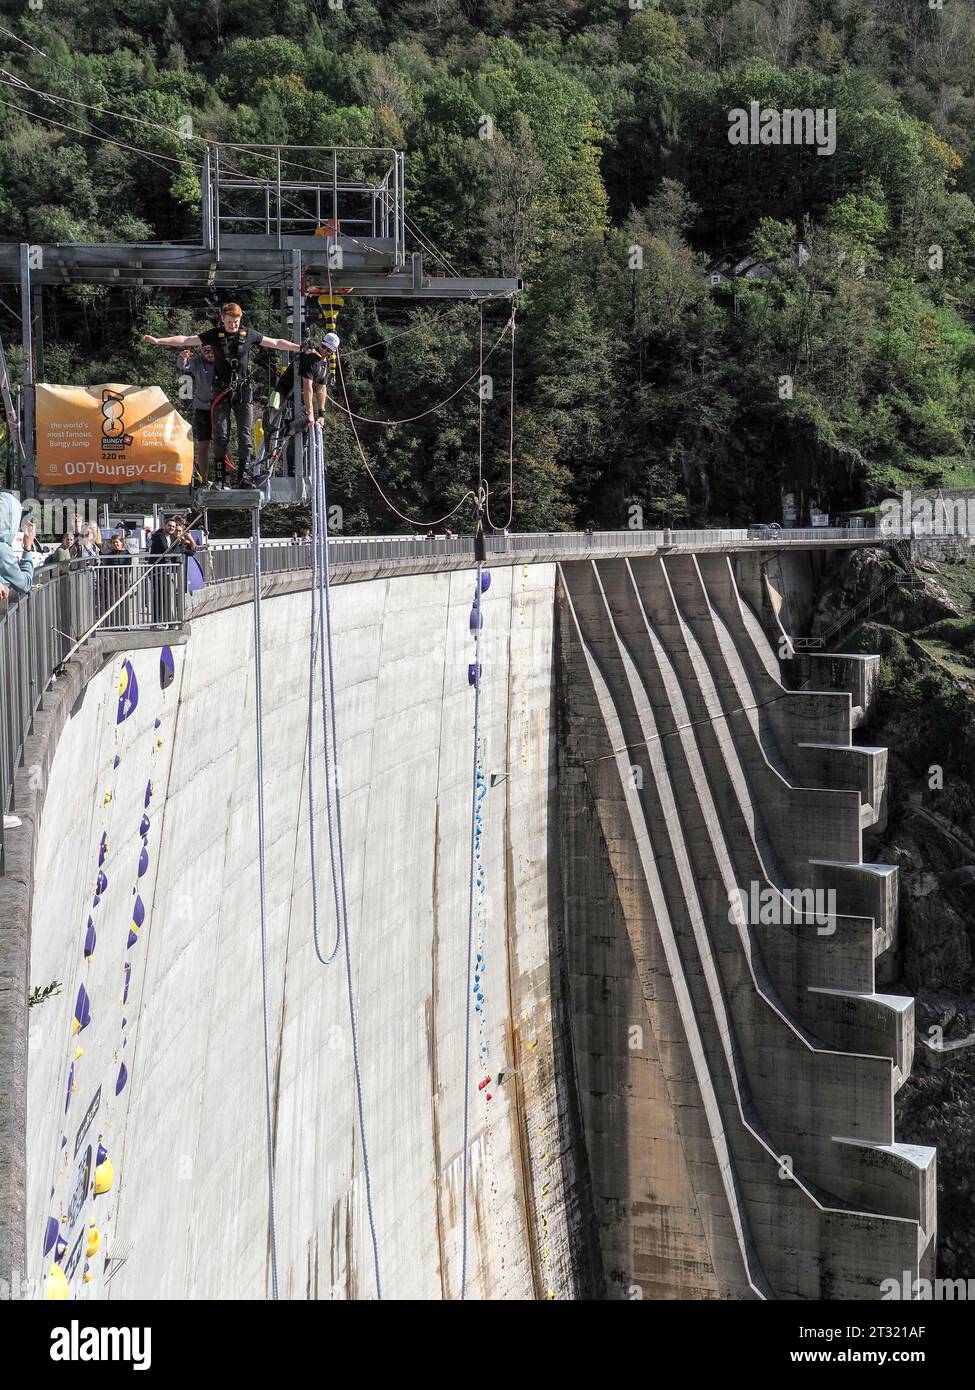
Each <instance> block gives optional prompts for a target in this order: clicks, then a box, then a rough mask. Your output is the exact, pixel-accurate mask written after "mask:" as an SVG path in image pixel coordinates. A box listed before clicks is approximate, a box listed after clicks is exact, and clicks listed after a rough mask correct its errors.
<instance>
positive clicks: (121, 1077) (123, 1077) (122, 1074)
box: [115, 1062, 129, 1096]
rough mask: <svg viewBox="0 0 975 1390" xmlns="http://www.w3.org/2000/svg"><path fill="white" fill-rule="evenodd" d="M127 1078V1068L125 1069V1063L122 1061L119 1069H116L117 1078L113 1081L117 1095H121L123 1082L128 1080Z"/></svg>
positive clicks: (123, 1088) (123, 1086)
mask: <svg viewBox="0 0 975 1390" xmlns="http://www.w3.org/2000/svg"><path fill="white" fill-rule="evenodd" d="M128 1079H129V1073H128V1069H127V1067H126V1065H125V1063H124V1062H123V1063H122V1065H121V1066H120V1067H119V1069H118V1080H117V1081H116V1083H115V1094H116V1095H117V1096H118V1095H121V1094H122V1092H123V1091H124V1090H125V1083H126V1082H127V1081H128Z"/></svg>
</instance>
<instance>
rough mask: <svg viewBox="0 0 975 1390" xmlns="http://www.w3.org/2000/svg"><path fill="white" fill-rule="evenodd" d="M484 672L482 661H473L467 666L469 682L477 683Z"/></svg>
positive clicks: (470, 683) (471, 683)
mask: <svg viewBox="0 0 975 1390" xmlns="http://www.w3.org/2000/svg"><path fill="white" fill-rule="evenodd" d="M483 674H484V668H483V666H482V665H481V663H480V662H479V661H478V662H474V661H472V662H471V663H470V664H469V666H468V667H467V684H468V685H475V684H476V683H477V682H478V681H479V680H480V678H481V676H482V675H483Z"/></svg>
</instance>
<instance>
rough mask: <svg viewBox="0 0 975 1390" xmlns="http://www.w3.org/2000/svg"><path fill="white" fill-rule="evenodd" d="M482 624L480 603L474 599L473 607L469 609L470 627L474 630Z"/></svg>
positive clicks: (482, 616) (482, 615) (482, 617)
mask: <svg viewBox="0 0 975 1390" xmlns="http://www.w3.org/2000/svg"><path fill="white" fill-rule="evenodd" d="M483 626H484V614H483V613H482V612H481V605H480V604H479V603H478V601H477V599H475V600H474V607H473V608H472V609H471V618H470V629H471V632H476V631H477V630H478V628H479V627H483Z"/></svg>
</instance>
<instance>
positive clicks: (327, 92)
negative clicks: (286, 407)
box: [0, 0, 975, 530]
mask: <svg viewBox="0 0 975 1390" xmlns="http://www.w3.org/2000/svg"><path fill="white" fill-rule="evenodd" d="M332 3H335V0H332ZM0 8H2V10H3V18H2V21H0V22H2V24H3V29H2V30H0V68H2V70H3V71H2V73H0V86H2V87H3V90H2V91H0V100H2V102H3V103H5V104H4V105H2V106H0V146H2V147H0V238H2V239H5V240H12V241H22V240H26V241H30V242H44V241H57V240H91V241H98V240H108V239H133V240H144V239H157V238H164V239H179V240H193V239H197V238H198V236H199V216H200V183H199V169H200V159H201V153H202V148H203V146H202V143H201V140H202V139H213V140H221V141H234V142H240V143H251V142H286V143H290V144H295V145H329V144H342V145H366V144H381V145H391V146H395V147H397V148H402V149H404V150H405V151H406V152H407V179H408V211H409V214H410V216H411V218H412V219H413V220H414V221H415V222H416V224H417V225H418V226H419V227H420V228H421V229H422V230H423V232H424V233H425V234H426V236H427V237H428V238H430V239H432V241H433V242H434V243H435V244H436V246H437V247H438V248H439V249H440V251H441V252H442V253H443V255H444V256H445V257H446V258H448V259H449V261H450V262H451V263H452V264H453V265H454V266H455V267H456V268H457V269H459V270H461V271H465V272H471V273H484V274H506V275H510V274H518V275H522V276H524V277H525V280H526V284H527V288H526V291H525V293H524V294H523V295H522V296H520V302H519V305H518V333H517V358H516V360H517V366H516V380H517V400H516V408H515V493H516V522H515V524H516V525H518V526H520V527H521V528H522V529H530V528H543V529H559V528H562V527H566V526H576V525H578V524H580V523H581V522H585V521H592V522H594V523H595V524H596V525H602V526H612V527H617V526H625V525H626V524H627V521H628V519H629V517H630V515H631V512H630V508H631V507H633V506H634V505H638V506H639V507H641V508H642V509H643V519H644V521H645V523H646V524H647V525H653V524H680V523H681V522H685V521H693V522H694V523H701V522H705V521H710V522H716V523H720V522H732V523H735V522H742V521H747V520H753V519H756V518H761V517H773V516H777V515H778V514H779V506H780V492H781V490H782V487H783V485H791V484H792V483H793V482H794V481H795V480H796V479H798V480H800V481H802V482H804V483H806V484H808V485H809V487H810V488H811V489H813V490H817V489H818V492H819V495H820V498H821V501H822V502H823V504H824V505H826V506H827V507H828V508H830V509H833V510H835V509H837V508H839V507H843V506H856V505H860V504H862V503H864V502H866V501H869V500H873V499H875V498H876V497H877V496H879V495H882V493H883V492H884V490H885V489H888V488H891V487H899V486H902V485H904V484H910V485H913V486H915V487H918V486H924V485H933V484H939V483H940V484H943V485H945V486H965V485H971V484H972V483H973V482H975V471H973V455H972V434H973V423H972V422H973V417H975V331H973V322H975V260H973V257H975V208H973V204H972V194H973V191H975V166H973V158H972V151H973V146H975V89H973V88H975V19H973V17H972V14H971V12H970V11H969V9H968V8H966V7H965V6H964V5H963V4H962V3H961V0H944V4H943V7H942V8H941V9H932V8H929V7H928V6H927V5H926V4H922V3H920V2H919V0H763V3H756V2H755V0H661V2H660V3H659V4H653V3H652V0H645V4H644V7H643V8H642V9H636V10H631V9H630V8H628V6H627V4H625V3H622V0H533V3H530V4H529V3H514V0H451V2H450V3H448V0H422V2H420V0H416V2H414V0H345V3H343V4H336V6H335V8H331V7H330V4H329V3H326V0H317V2H316V0H310V2H309V0H303V2H302V3H298V0H280V3H276V2H275V0H262V3H260V4H258V3H257V0H235V3H233V4H222V3H220V0H202V3H200V4H199V5H196V6H177V5H174V4H172V3H171V0H128V3H126V5H124V6H121V5H113V4H107V3H103V0H44V3H43V8H42V9H40V10H33V9H31V8H30V7H29V6H27V5H25V4H23V3H21V0H18V3H16V4H9V3H6V4H3V5H2V7H0ZM27 45H33V46H34V48H35V49H37V50H40V52H37V51H32V50H31V48H29V47H28V46H27ZM752 101H757V102H759V103H761V105H762V106H768V107H774V108H777V109H782V108H812V109H816V108H823V109H826V110H830V109H835V112H836V150H835V153H834V154H832V155H830V156H824V155H822V154H820V153H818V152H817V149H816V148H815V147H810V146H808V145H807V146H794V147H790V146H784V145H778V146H776V145H764V146H763V145H732V144H731V143H729V139H728V131H729V112H730V111H732V110H734V109H736V108H744V109H746V110H747V109H748V108H749V105H750V103H751V102H752ZM187 117H189V118H190V124H189V126H187V123H186V118H187ZM485 117H490V121H489V122H485ZM180 129H183V130H186V129H190V130H191V131H192V134H191V136H190V137H189V138H184V137H181V136H180V134H179V133H178V131H179V130H180ZM485 134H490V135H491V137H492V138H481V137H482V136H483V135H485ZM95 137H100V138H95ZM125 145H130V146H133V147H136V149H138V150H142V151H146V152H148V154H149V155H151V156H152V158H151V159H150V158H148V157H147V154H140V153H138V152H136V151H135V150H133V149H126V148H123V146H125ZM800 241H801V242H802V243H803V244H804V246H805V247H806V248H808V250H809V252H810V253H811V254H810V255H809V257H808V259H802V257H797V256H795V254H794V252H795V249H796V247H797V245H798V243H799V242H800ZM723 253H730V254H732V255H733V256H734V257H735V258H736V259H740V258H741V257H742V256H744V255H745V254H746V253H751V254H755V255H757V256H759V257H760V258H762V259H763V261H765V262H766V263H767V264H768V265H769V266H770V268H771V270H772V275H771V278H770V279H768V280H767V281H764V282H763V281H757V280H744V279H738V280H736V281H735V282H734V284H733V285H732V286H728V287H724V288H719V289H715V288H712V287H711V286H710V285H709V283H708V280H707V277H706V274H705V271H706V269H707V267H708V266H709V264H711V263H712V262H713V261H714V260H715V259H716V258H718V257H719V256H721V255H722V254H723ZM428 263H429V264H433V263H434V262H433V259H432V258H428ZM2 297H3V300H4V303H5V304H6V306H7V308H8V309H9V310H11V311H13V310H15V309H18V308H19V305H18V303H17V299H16V296H15V294H14V293H13V292H11V291H9V290H8V291H5V292H4V294H3V296H2ZM239 297H240V298H241V300H242V302H244V303H245V306H246V307H247V308H248V310H249V312H250V314H251V316H252V318H253V320H254V321H255V322H256V323H257V324H258V325H259V326H264V325H265V324H267V325H270V324H271V323H272V322H274V320H273V319H272V318H271V317H270V315H271V310H272V305H271V300H270V297H269V295H268V287H267V286H261V285H242V286H241V287H240V290H239ZM45 298H46V314H47V316H48V333H47V343H46V373H45V374H46V376H47V379H48V380H52V381H76V382H87V381H97V380H104V379H111V378H115V379H126V378H127V377H128V378H131V379H139V380H143V381H152V380H161V381H162V383H163V385H164V386H166V387H167V388H168V389H170V390H172V389H173V387H174V377H173V372H172V361H171V359H170V358H169V357H165V358H164V357H163V356H162V355H161V354H160V353H158V352H154V351H152V350H149V349H143V348H140V347H137V346H136V344H137V338H138V336H139V334H140V333H142V332H146V331H148V332H157V333H158V332H160V331H163V330H164V329H166V328H168V330H169V331H170V332H174V331H189V330H192V329H194V328H197V327H199V326H200V325H201V323H203V322H204V321H205V319H206V318H208V317H209V316H210V314H211V313H212V305H207V304H205V303H201V302H200V301H199V299H196V298H194V297H193V296H192V295H190V294H187V293H182V294H180V293H176V292H174V293H173V294H171V295H169V297H168V298H166V297H164V296H163V295H162V294H161V293H160V292H152V293H144V294H141V295H135V294H128V295H126V294H122V293H120V292H111V291H109V290H107V289H103V288H96V287H90V286H88V287H86V286H76V287H73V288H65V289H64V290H61V291H58V292H57V293H54V292H49V293H48V294H47V295H46V296H45ZM505 315H506V311H505V309H504V307H503V306H499V305H493V306H490V307H489V309H488V311H487V312H486V314H485V337H486V340H487V341H488V342H492V341H493V340H494V338H495V337H496V336H497V334H498V333H499V332H500V330H501V327H502V326H503V323H504V319H505ZM0 317H2V332H3V335H4V339H5V341H7V342H10V341H11V340H13V341H16V332H17V324H16V321H15V319H14V317H13V314H12V312H4V313H3V314H2V316H0ZM340 328H341V330H342V332H343V336H344V339H345V343H346V346H347V347H348V348H349V349H350V350H351V349H355V348H359V349H360V351H358V352H357V353H356V354H354V355H351V354H350V356H349V357H348V359H347V375H348V380H349V388H350V392H352V393H353V395H354V399H355V402H356V405H357V408H358V409H359V411H360V412H361V413H362V414H365V415H371V416H382V417H384V418H402V417H407V416H413V415H416V414H418V413H419V412H420V411H422V410H425V409H427V408H428V407H429V406H430V405H432V404H434V403H435V402H436V401H437V400H438V399H442V398H443V397H445V396H447V395H449V393H450V391H451V390H452V389H453V387H454V386H455V385H457V384H459V383H460V382H461V381H463V380H464V379H465V378H466V377H467V376H469V375H470V373H471V371H472V370H473V367H474V365H475V363H476V345H477V333H478V325H477V310H476V308H475V307H474V306H471V305H469V304H457V305H444V306H434V307H421V308H413V309H410V308H408V307H407V306H405V305H398V306H397V305H392V304H391V303H390V302H389V301H386V302H385V303H382V302H380V303H379V305H378V308H377V307H376V305H375V304H374V303H370V302H367V301H360V302H359V303H354V302H353V303H350V305H349V306H348V307H347V308H346V310H345V311H344V313H343V316H342V322H341V324H340ZM404 329H408V330H409V331H406V332H404ZM362 349H368V350H362ZM11 366H12V370H13V372H14V374H15V375H16V372H17V370H18V359H17V353H16V351H14V352H12V353H11ZM269 372H270V366H269V365H268V366H265V367H263V368H262V369H261V373H260V374H259V375H261V379H262V380H264V379H265V378H266V377H267V376H268V374H269ZM492 374H493V376H494V389H495V395H494V400H493V402H491V403H490V405H489V407H488V408H487V410H486V422H485V427H486V435H485V467H486V470H487V473H488V476H489V477H490V478H491V479H492V482H493V485H494V487H495V492H496V496H497V497H498V498H499V499H500V500H502V501H503V500H505V488H506V479H507V457H508V455H507V449H508V418H507V411H508V385H509V381H508V376H509V365H508V354H507V345H505V346H504V348H503V350H502V351H500V352H499V353H498V354H496V355H495V357H494V359H492ZM786 378H788V379H790V380H789V382H788V383H786V382H785V379H786ZM784 383H785V384H784ZM330 436H331V437H330V448H331V456H332V460H333V465H334V470H335V475H336V487H337V488H338V489H339V490H340V491H341V492H342V497H341V500H342V502H343V504H344V506H345V510H346V525H347V527H348V528H349V529H355V528H357V527H360V526H361V527H368V528H380V529H383V530H390V529H395V528H396V526H397V525H398V523H397V522H396V519H395V518H394V517H391V516H390V515H389V513H388V512H386V511H385V509H384V508H383V507H382V505H381V503H379V501H378V499H377V498H376V496H375V494H374V493H373V492H372V491H371V489H369V488H368V487H367V484H366V483H365V482H364V480H363V477H362V470H361V468H360V466H359V464H358V460H357V455H356V452H355V448H354V443H353V441H352V440H351V438H350V437H349V436H348V434H347V432H346V431H345V429H344V428H343V426H342V425H341V424H340V423H339V422H338V421H337V420H336V421H333V423H332V426H331V429H330ZM363 442H364V445H365V447H366V449H367V450H368V452H369V454H370V455H371V457H372V459H373V460H374V462H375V466H376V468H377V471H378V473H379V475H380V476H381V477H382V479H383V480H384V482H385V483H386V484H387V485H388V486H389V488H390V490H391V491H392V493H393V494H394V495H395V496H396V497H397V498H398V499H399V500H400V502H401V504H403V505H405V506H406V507H407V509H417V510H419V511H421V512H422V513H423V514H427V515H429V514H431V510H430V509H433V514H436V509H438V508H441V507H442V504H444V503H446V504H448V505H449V504H450V503H451V502H452V501H453V500H455V499H456V498H457V497H459V496H460V495H461V494H462V493H463V492H464V490H465V489H466V487H467V485H468V483H469V480H470V477H471V473H472V469H473V468H474V467H475V451H476V401H475V399H474V396H473V393H472V392H466V393H462V394H461V395H460V396H458V397H457V398H456V399H455V400H453V401H452V402H450V404H449V405H447V406H446V407H445V408H444V409H443V410H442V411H440V412H438V413H436V414H433V415H430V416H427V417H426V418H425V419H423V420H420V421H417V422H416V423H415V424H413V425H411V426H409V427H408V428H403V429H399V430H395V431H384V430H381V429H378V428H376V427H372V428H370V427H367V428H366V430H365V433H364V438H363ZM499 510H501V511H502V512H503V511H505V510H506V508H504V507H500V506H499Z"/></svg>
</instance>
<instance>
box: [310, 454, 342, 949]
mask: <svg viewBox="0 0 975 1390" xmlns="http://www.w3.org/2000/svg"><path fill="white" fill-rule="evenodd" d="M321 485H322V480H321V470H320V468H319V466H318V451H317V449H316V448H315V443H314V440H313V441H312V513H311V524H312V539H311V656H310V660H309V663H308V848H309V857H310V860H311V929H312V940H313V942H314V945H315V955H316V956H317V957H318V960H319V962H320V963H321V964H322V965H332V964H333V962H334V961H335V957H336V956H337V955H338V951H339V946H340V945H341V943H342V910H341V904H340V901H339V885H338V876H337V873H336V862H335V848H334V837H333V834H332V808H331V800H330V797H329V788H330V776H331V774H330V761H331V760H330V758H329V749H328V723H327V717H326V690H327V682H326V673H325V595H324V588H323V586H324V584H325V567H326V564H327V556H326V555H323V554H322V524H321V490H322V486H321ZM326 544H327V537H326ZM316 600H317V602H316ZM316 664H320V666H321V690H322V746H323V748H324V752H325V795H326V801H327V804H328V847H329V854H330V857H331V867H332V894H333V897H334V899H335V944H334V945H333V947H332V949H331V951H330V952H329V954H328V955H327V956H323V955H322V949H321V945H320V944H319V940H318V866H317V862H316V855H315V797H314V789H313V782H314V776H313V774H314V767H315V748H314V742H315V735H314V724H313V721H312V710H313V709H314V707H315V666H316Z"/></svg>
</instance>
